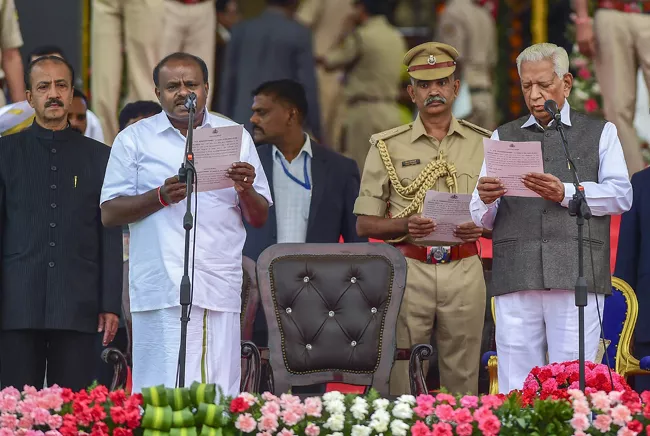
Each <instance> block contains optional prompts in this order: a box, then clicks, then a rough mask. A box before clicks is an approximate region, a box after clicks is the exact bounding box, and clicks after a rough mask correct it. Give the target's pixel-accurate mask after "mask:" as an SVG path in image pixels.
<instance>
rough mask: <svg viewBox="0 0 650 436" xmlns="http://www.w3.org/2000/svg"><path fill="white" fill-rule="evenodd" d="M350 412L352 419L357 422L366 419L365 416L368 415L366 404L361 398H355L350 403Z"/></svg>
mask: <svg viewBox="0 0 650 436" xmlns="http://www.w3.org/2000/svg"><path fill="white" fill-rule="evenodd" d="M350 412H352V416H354V419H357V420H359V421H361V420H364V419H366V415H367V414H368V402H367V401H366V400H365V398H363V397H356V398H355V399H354V402H353V403H352V407H350Z"/></svg>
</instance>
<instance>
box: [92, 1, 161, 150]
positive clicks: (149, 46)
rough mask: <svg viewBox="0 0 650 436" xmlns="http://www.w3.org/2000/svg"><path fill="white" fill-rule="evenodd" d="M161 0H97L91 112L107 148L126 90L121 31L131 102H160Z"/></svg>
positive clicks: (93, 42) (93, 8)
mask: <svg viewBox="0 0 650 436" xmlns="http://www.w3.org/2000/svg"><path fill="white" fill-rule="evenodd" d="M164 13H165V10H164V7H163V0H93V2H92V22H91V68H92V80H91V87H90V89H91V93H92V99H91V100H92V110H93V112H95V114H97V116H98V117H99V119H100V121H101V123H102V130H103V131H104V140H105V142H106V144H109V145H110V144H112V143H113V139H115V136H116V135H117V130H118V124H117V114H118V105H119V103H120V101H119V99H120V91H121V89H122V68H123V64H124V62H123V59H122V51H123V50H122V48H123V46H122V32H124V51H125V52H126V64H127V93H128V95H127V101H128V102H132V101H137V100H153V101H157V98H156V94H155V93H154V85H153V80H152V73H153V69H154V67H155V66H156V64H157V63H158V61H160V49H159V47H160V36H161V32H162V23H163V19H164Z"/></svg>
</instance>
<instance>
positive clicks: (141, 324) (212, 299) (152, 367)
mask: <svg viewBox="0 0 650 436" xmlns="http://www.w3.org/2000/svg"><path fill="white" fill-rule="evenodd" d="M153 80H154V83H155V85H156V89H155V92H156V95H157V96H158V99H159V101H160V104H161V105H162V108H163V112H161V113H159V114H157V115H154V116H152V117H150V118H146V119H143V120H141V121H138V122H137V123H135V124H133V125H131V126H129V127H127V128H126V129H124V130H123V131H122V132H120V134H119V135H118V136H117V138H116V139H115V143H114V144H113V148H112V150H111V156H110V159H109V162H108V167H107V169H106V176H105V179H104V186H103V189H102V195H101V203H102V204H101V207H102V221H103V222H104V224H105V225H107V226H115V225H125V224H128V225H129V230H130V245H129V263H130V265H129V294H130V295H129V296H130V299H131V312H132V319H133V390H134V392H139V391H140V390H141V389H142V388H143V387H149V386H155V385H159V384H164V385H165V386H174V385H175V383H176V376H177V370H178V351H179V346H180V315H181V307H180V303H179V298H180V292H179V290H180V281H181V278H182V276H183V258H184V256H183V254H184V251H183V246H184V241H185V230H184V229H183V215H184V214H185V211H186V203H185V196H186V186H185V183H180V182H179V180H178V177H177V176H175V174H177V173H178V168H179V166H180V164H181V162H183V158H184V151H185V136H186V135H187V127H188V118H189V113H188V111H187V109H186V108H185V106H184V103H185V99H186V97H187V96H188V94H189V93H191V92H194V93H195V94H196V96H197V99H196V117H195V124H194V127H195V128H199V127H201V128H211V129H214V128H219V127H224V126H232V125H235V123H233V122H231V121H229V120H227V119H224V118H221V117H218V116H215V115H212V114H210V113H208V111H207V110H206V109H205V104H206V100H207V92H208V72H207V67H206V65H205V62H203V60H201V59H200V58H197V57H195V56H192V55H189V54H187V53H175V54H172V55H169V56H167V57H166V58H165V59H163V60H162V61H160V63H159V64H158V65H157V66H156V68H155V69H154V72H153ZM240 161H241V162H235V163H233V164H232V167H231V168H230V170H229V173H228V177H230V179H232V181H233V182H234V187H232V188H226V189H219V190H213V191H209V192H199V193H198V194H197V195H198V201H197V206H198V211H197V214H196V216H195V218H196V224H195V225H196V241H195V243H196V250H195V253H196V255H195V257H194V262H193V264H194V273H193V274H192V273H191V274H192V275H193V283H192V285H193V295H194V297H193V306H192V311H191V317H190V322H189V324H188V334H187V340H188V342H187V359H186V385H188V386H189V385H190V384H191V383H192V382H194V381H203V382H208V383H216V384H217V385H219V386H220V387H221V388H222V389H223V392H224V394H225V395H236V394H237V393H238V391H239V379H240V345H239V344H240V332H239V331H240V328H239V312H240V306H241V298H240V292H241V284H242V283H241V281H242V266H241V265H242V248H243V246H244V241H245V239H246V231H245V230H244V224H243V222H242V217H243V219H245V220H246V221H247V222H248V223H250V224H251V225H252V226H253V227H260V226H262V225H263V224H264V222H265V221H266V217H267V215H268V208H269V205H270V204H272V201H271V195H270V190H269V185H268V182H267V179H266V176H265V175H264V170H263V169H262V165H261V163H260V160H259V157H258V155H257V151H256V150H255V145H254V144H253V141H252V139H251V137H250V135H249V134H248V133H246V131H243V136H242V138H241V153H240ZM200 177H201V175H200V173H199V180H198V181H199V186H200V182H201V179H200ZM191 257H192V256H191ZM190 260H191V259H190ZM191 265H192V263H190V267H191Z"/></svg>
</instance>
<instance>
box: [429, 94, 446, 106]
mask: <svg viewBox="0 0 650 436" xmlns="http://www.w3.org/2000/svg"><path fill="white" fill-rule="evenodd" d="M436 101H438V102H440V103H442V104H446V103H447V99H446V98H444V97H443V96H441V95H430V96H428V97H427V99H426V100H424V105H425V106H429V105H430V104H431V103H433V102H436Z"/></svg>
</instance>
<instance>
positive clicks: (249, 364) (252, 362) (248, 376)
mask: <svg viewBox="0 0 650 436" xmlns="http://www.w3.org/2000/svg"><path fill="white" fill-rule="evenodd" d="M241 357H242V359H244V360H245V365H244V368H242V370H243V371H242V372H243V373H242V378H241V384H240V390H241V391H242V392H250V393H260V392H259V390H260V377H261V371H262V359H261V356H260V350H259V349H258V348H257V346H256V345H255V344H254V343H252V342H251V341H242V342H241Z"/></svg>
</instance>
